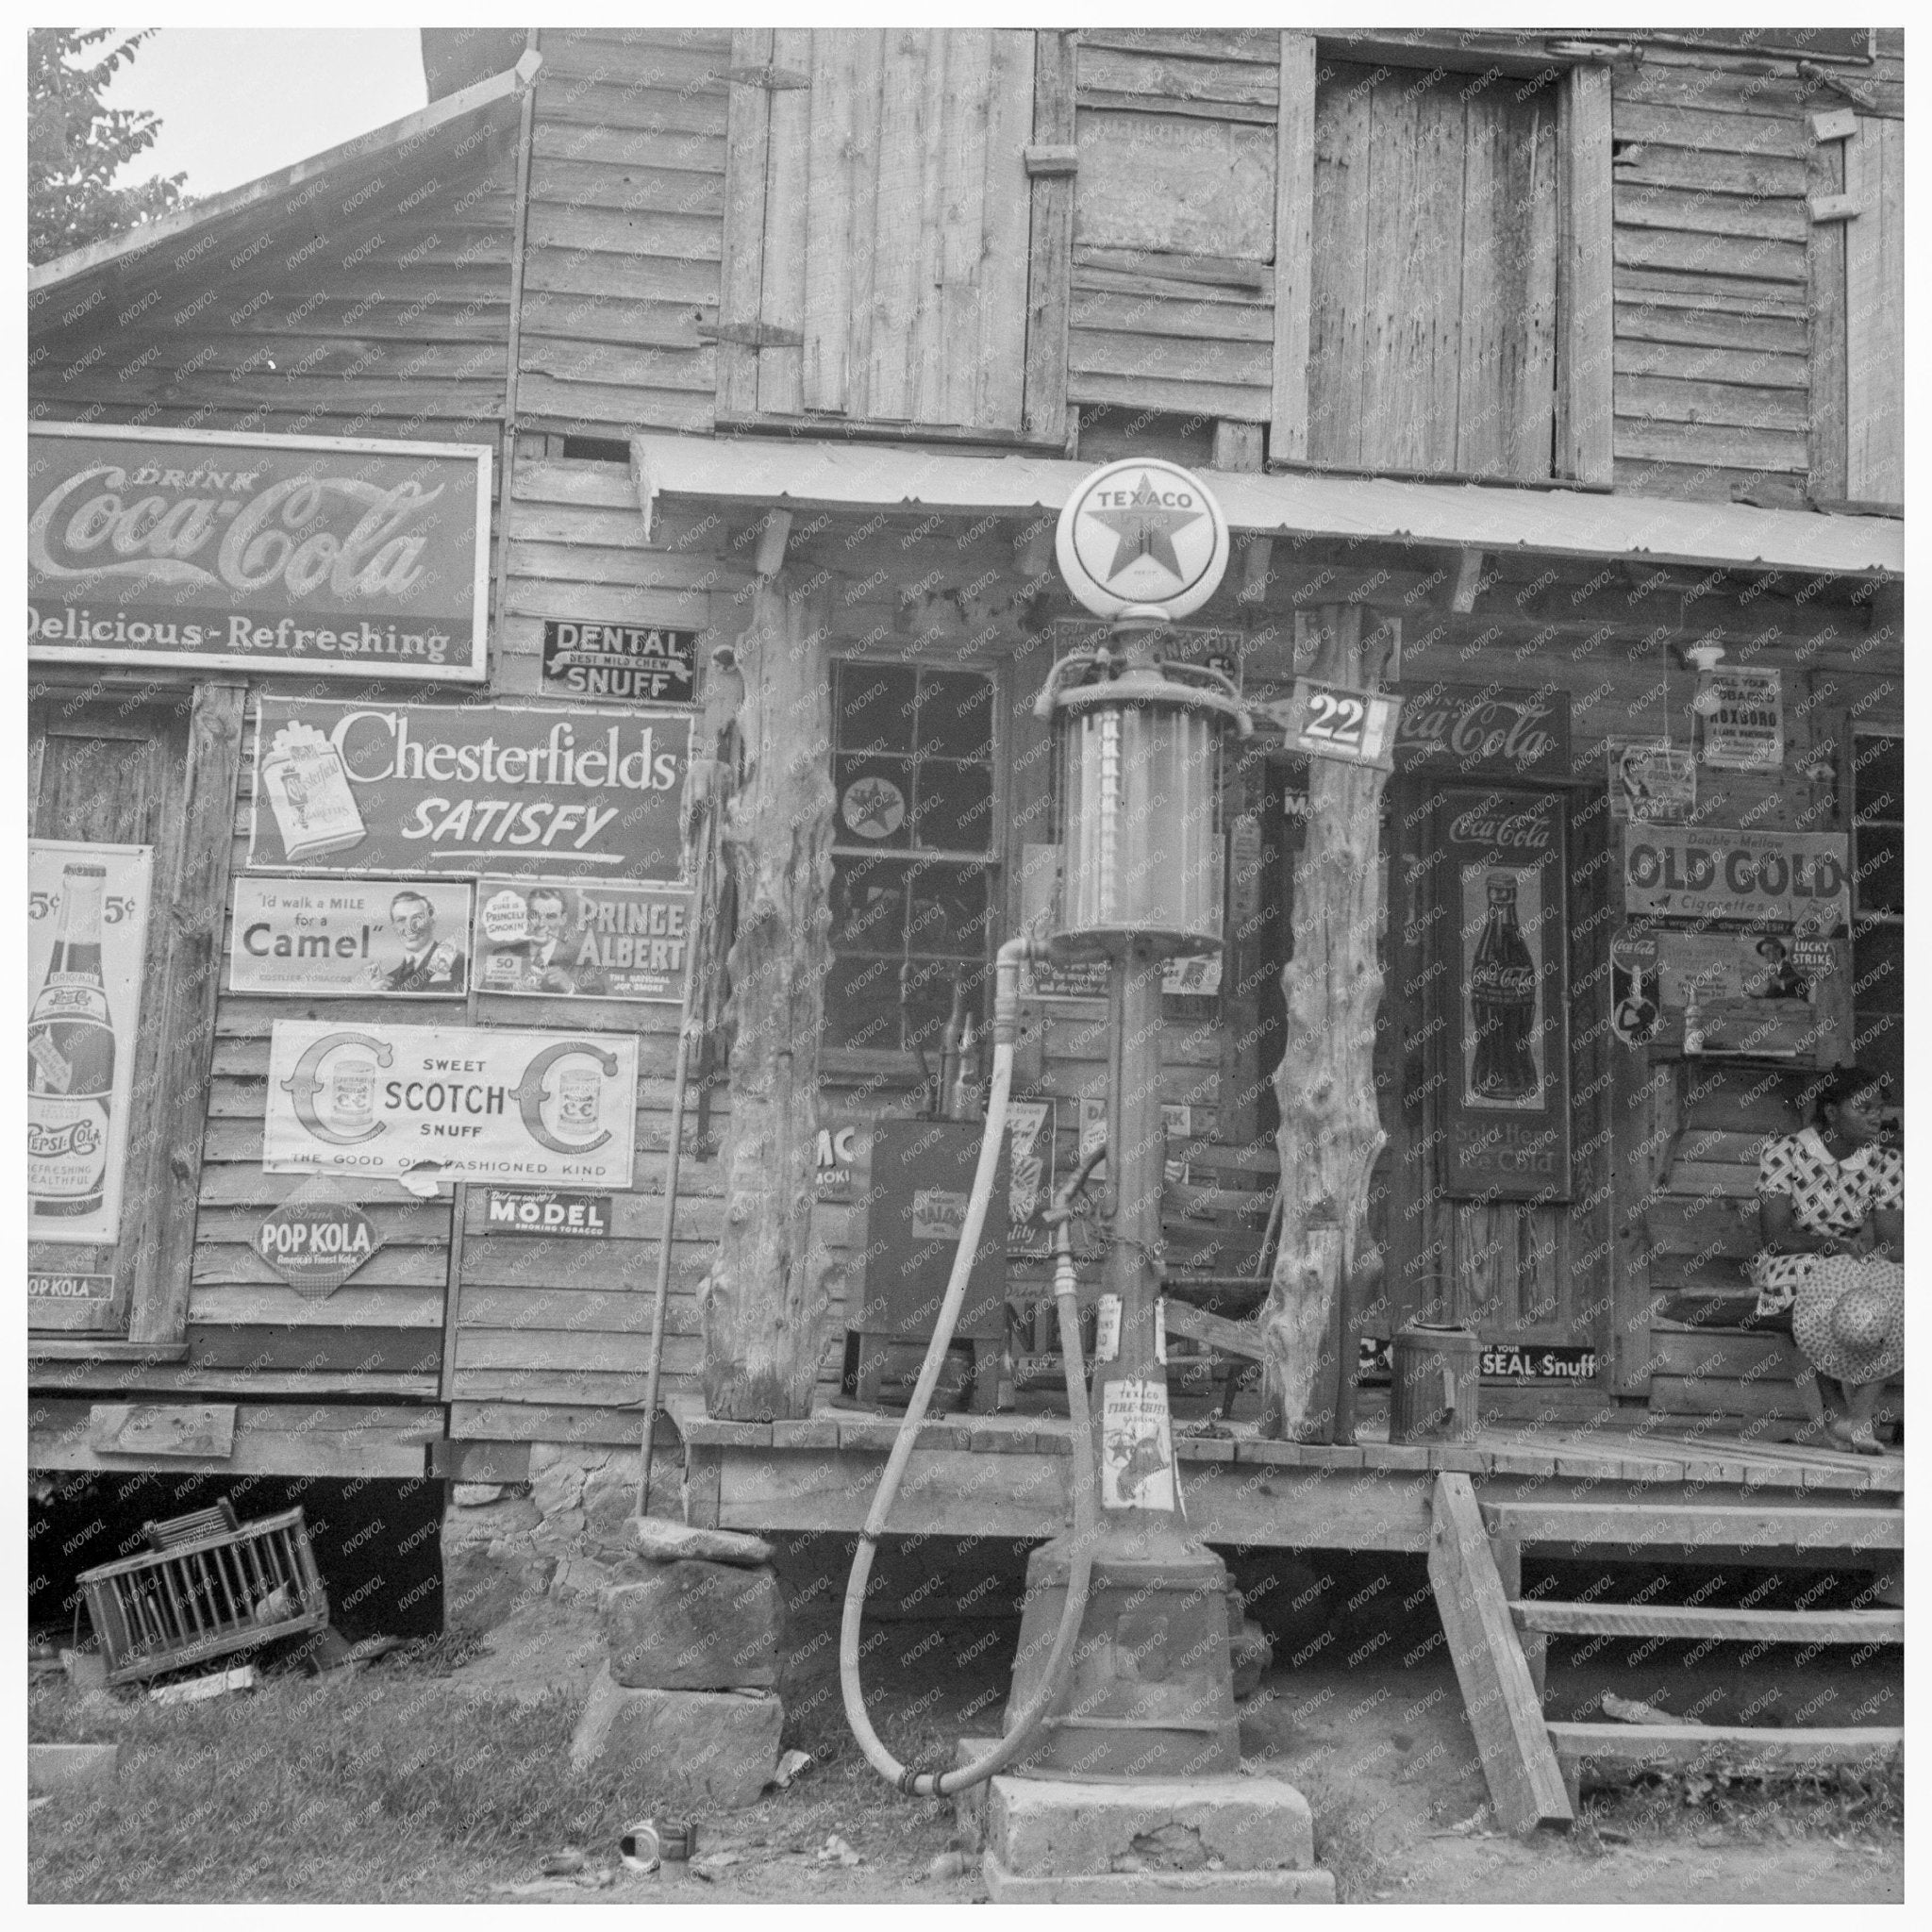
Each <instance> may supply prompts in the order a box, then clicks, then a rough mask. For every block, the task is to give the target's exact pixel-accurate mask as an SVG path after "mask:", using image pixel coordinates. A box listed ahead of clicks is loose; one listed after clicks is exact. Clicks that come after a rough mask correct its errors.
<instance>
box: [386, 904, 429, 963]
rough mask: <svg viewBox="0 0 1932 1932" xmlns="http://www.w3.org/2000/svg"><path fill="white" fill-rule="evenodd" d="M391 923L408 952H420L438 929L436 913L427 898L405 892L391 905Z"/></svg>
mask: <svg viewBox="0 0 1932 1932" xmlns="http://www.w3.org/2000/svg"><path fill="white" fill-rule="evenodd" d="M389 923H390V926H391V929H392V930H393V932H394V933H395V936H396V937H397V938H398V939H399V940H401V941H402V942H403V950H404V951H405V952H406V953H420V952H421V951H422V950H423V948H424V947H425V946H426V945H427V944H428V943H429V940H430V936H431V934H433V933H434V932H435V930H436V914H435V912H434V911H433V910H432V909H431V908H430V904H429V901H428V900H427V899H419V898H418V897H417V896H416V895H415V893H413V892H404V893H402V894H401V895H400V896H399V897H398V898H397V899H396V900H395V902H394V903H393V904H392V905H391V907H390V908H389Z"/></svg>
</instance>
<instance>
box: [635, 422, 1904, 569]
mask: <svg viewBox="0 0 1932 1932" xmlns="http://www.w3.org/2000/svg"><path fill="white" fill-rule="evenodd" d="M632 448H633V452H634V455H635V459H636V465H637V470H638V493H639V497H640V500H641V508H642V509H643V513H644V528H645V533H646V536H647V537H648V535H649V532H650V529H651V526H652V524H653V520H654V518H655V515H656V511H657V506H658V501H659V500H660V499H662V498H671V499H675V500H677V501H680V502H692V503H710V504H721V503H723V504H730V503H738V504H743V505H745V506H747V507H749V506H758V507H761V508H769V507H772V506H777V507H780V508H791V509H803V510H811V509H826V510H849V511H854V512H860V513H871V512H874V511H877V510H903V511H909V512H913V513H918V512H922V511H923V512H926V513H939V514H942V515H947V516H974V515H1006V516H1023V515H1024V514H1025V513H1026V512H1028V511H1041V510H1044V511H1050V512H1052V513H1054V514H1056V515H1057V514H1058V511H1059V509H1060V507H1061V506H1062V505H1063V504H1064V503H1065V502H1066V500H1067V498H1068V496H1069V495H1070V494H1072V492H1073V491H1074V487H1075V485H1076V484H1078V483H1079V481H1080V480H1081V478H1083V477H1084V476H1086V475H1089V474H1090V473H1091V469H1092V467H1093V466H1092V465H1091V464H1089V463H1079V462H1071V463H1070V462H1064V461H1060V460H1058V459H1055V458H1045V457H1021V456H961V455H956V454H953V453H951V452H949V451H941V450H926V449H901V448H891V447H878V446H866V447H854V446H853V445H851V444H849V443H833V442H793V441H775V440H774V441H762V440H760V439H758V438H754V437H740V438H724V437H702V436H669V435H643V436H640V437H638V438H637V439H636V440H635V441H634V443H633V445H632ZM1204 474H1205V475H1206V476H1207V478H1208V481H1209V482H1210V483H1211V485H1212V487H1213V490H1214V493H1215V495H1216V496H1217V497H1219V498H1220V500H1221V507H1222V509H1223V511H1224V513H1225V515H1226V517H1227V522H1228V526H1229V528H1230V529H1231V530H1233V531H1236V532H1237V533H1240V534H1242V535H1248V536H1257V537H1260V536H1288V535H1308V536H1317V537H1330V538H1337V539H1346V538H1356V539H1374V540H1379V541H1390V542H1408V543H1420V544H1432V545H1441V546H1443V547H1453V548H1458V549H1475V550H1487V551H1503V550H1529V551H1535V552H1538V553H1540V554H1544V555H1548V556H1553V557H1575V558H1641V559H1642V560H1644V561H1645V562H1652V563H1676V564H1689V565H1694V566H1698V567H1701V568H1710V567H1712V566H1721V567H1726V568H1737V569H1740V570H1788V571H1798V572H1804V573H1807V574H1810V575H1834V576H1903V575H1904V574H1905V525H1904V524H1903V523H1902V522H1896V521H1893V520H1891V519H1889V518H1881V517H1851V516H1828V515H1822V514H1819V513H1817V512H1813V511H1808V510H1785V509H1754V508H1750V507H1749V506H1747V505H1744V504H1736V503H1691V502H1680V501H1678V500H1676V499H1668V500H1667V499H1664V498H1661V497H1655V496H1623V495H1617V496H1609V495H1595V494H1589V493H1585V492H1583V491H1562V490H1514V489H1508V488H1492V487H1490V486H1487V485H1482V484H1474V483H1415V482H1395V481H1390V480H1379V479H1375V478H1368V477H1356V476H1328V475H1311V474H1307V473H1297V474H1294V475H1258V474H1256V473H1254V472H1251V471H1231V470H1212V471H1208V472H1205V473H1204Z"/></svg>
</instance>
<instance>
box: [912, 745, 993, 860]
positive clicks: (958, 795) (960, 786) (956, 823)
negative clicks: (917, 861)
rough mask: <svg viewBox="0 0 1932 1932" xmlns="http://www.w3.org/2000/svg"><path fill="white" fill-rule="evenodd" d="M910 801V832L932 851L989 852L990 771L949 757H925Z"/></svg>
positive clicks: (990, 829) (990, 838)
mask: <svg viewBox="0 0 1932 1932" xmlns="http://www.w3.org/2000/svg"><path fill="white" fill-rule="evenodd" d="M917 785H918V792H917V796H916V797H915V798H914V800H913V807H912V814H913V833H914V836H915V838H916V839H917V841H918V842H919V843H920V844H921V845H924V846H925V847H926V848H927V849H928V850H930V851H935V852H988V851H991V849H992V770H991V766H989V765H984V764H965V763H962V762H959V761H958V760H955V759H952V758H929V759H927V760H925V761H924V763H922V764H921V765H920V767H919V773H918V778H917Z"/></svg>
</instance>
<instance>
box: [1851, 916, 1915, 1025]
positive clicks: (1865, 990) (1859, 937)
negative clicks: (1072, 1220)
mask: <svg viewBox="0 0 1932 1932" xmlns="http://www.w3.org/2000/svg"><path fill="white" fill-rule="evenodd" d="M1852 1005H1853V1007H1854V1008H1856V1009H1857V1010H1858V1011H1859V1012H1866V1011H1871V1012H1877V1013H1902V1012H1904V1011H1905V1005H1906V936H1905V932H1904V930H1903V929H1902V928H1901V927H1899V926H1896V925H1867V926H1865V927H1864V928H1863V930H1861V931H1857V932H1856V933H1855V934H1854V936H1853V939H1852Z"/></svg>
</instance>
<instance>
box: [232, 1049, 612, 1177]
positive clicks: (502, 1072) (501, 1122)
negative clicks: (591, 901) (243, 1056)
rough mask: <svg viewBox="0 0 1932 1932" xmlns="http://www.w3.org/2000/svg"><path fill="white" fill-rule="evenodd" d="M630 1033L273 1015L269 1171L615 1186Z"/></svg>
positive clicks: (265, 1147) (266, 1133)
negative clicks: (519, 1030)
mask: <svg viewBox="0 0 1932 1932" xmlns="http://www.w3.org/2000/svg"><path fill="white" fill-rule="evenodd" d="M637 1091H638V1042H637V1037H636V1035H634V1034H616V1033H608V1034H569V1033H514V1032H509V1031H507V1030H504V1029H500V1028H496V1027H489V1028H484V1027H476V1026H391V1025H386V1024H379V1023H369V1024H343V1025H338V1024H332V1023H330V1022H328V1021H317V1020H277V1021H276V1022H275V1030H274V1033H273V1036H272V1040H271V1043H270V1047H269V1079H268V1114H267V1119H266V1122H265V1124H264V1127H263V1137H262V1166H263V1167H264V1168H265V1169H266V1170H267V1171H268V1172H269V1173H270V1174H365V1175H370V1176H373V1177H375V1178H377V1179H385V1180H400V1179H401V1178H402V1177H403V1176H404V1175H406V1174H413V1173H416V1172H417V1171H418V1170H426V1171H427V1172H428V1173H429V1174H433V1175H434V1176H435V1177H436V1178H438V1179H440V1180H452V1181H458V1180H460V1181H498V1182H508V1183H513V1184H519V1185H527V1186H537V1187H544V1186H555V1187H591V1188H612V1189H622V1188H628V1187H629V1186H630V1184H631V1158H632V1141H633V1140H634V1139H635V1121H636V1115H637Z"/></svg>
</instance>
